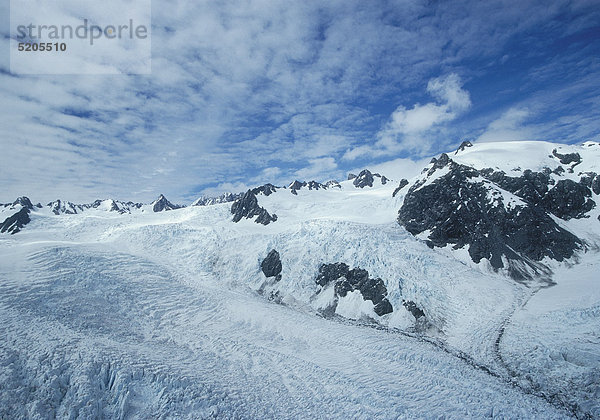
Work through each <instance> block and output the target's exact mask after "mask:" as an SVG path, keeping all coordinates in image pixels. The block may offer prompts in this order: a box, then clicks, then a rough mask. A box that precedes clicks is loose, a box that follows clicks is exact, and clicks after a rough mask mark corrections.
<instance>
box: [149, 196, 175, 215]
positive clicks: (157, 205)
mask: <svg viewBox="0 0 600 420" xmlns="http://www.w3.org/2000/svg"><path fill="white" fill-rule="evenodd" d="M182 207H183V206H180V205H177V204H173V203H171V202H170V201H169V200H167V197H165V196H164V195H162V194H161V195H160V196H159V197H158V198H157V199H156V200H154V202H153V203H152V211H153V212H154V213H158V212H161V211H169V210H176V209H180V208H182Z"/></svg>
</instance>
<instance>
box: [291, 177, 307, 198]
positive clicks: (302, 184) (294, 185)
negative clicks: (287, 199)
mask: <svg viewBox="0 0 600 420" xmlns="http://www.w3.org/2000/svg"><path fill="white" fill-rule="evenodd" d="M305 186H306V182H300V181H298V180H295V181H294V182H292V183H291V184H290V186H289V187H288V188H289V189H290V192H291V193H292V194H294V195H298V193H297V192H296V191H298V190H299V189H300V188H302V187H305Z"/></svg>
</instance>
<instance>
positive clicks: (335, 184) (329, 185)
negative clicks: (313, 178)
mask: <svg viewBox="0 0 600 420" xmlns="http://www.w3.org/2000/svg"><path fill="white" fill-rule="evenodd" d="M325 187H327V188H342V186H341V185H340V183H339V182H337V181H336V180H333V179H332V180H331V181H327V182H326V183H325Z"/></svg>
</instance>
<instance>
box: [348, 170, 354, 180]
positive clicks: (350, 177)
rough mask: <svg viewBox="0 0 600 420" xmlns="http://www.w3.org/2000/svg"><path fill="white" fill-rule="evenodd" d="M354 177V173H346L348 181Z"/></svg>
mask: <svg viewBox="0 0 600 420" xmlns="http://www.w3.org/2000/svg"><path fill="white" fill-rule="evenodd" d="M354 178H356V174H353V173H352V172H350V173H349V174H348V181H350V180H351V179H354Z"/></svg>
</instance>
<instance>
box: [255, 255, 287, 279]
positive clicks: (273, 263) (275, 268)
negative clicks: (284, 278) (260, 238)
mask: <svg viewBox="0 0 600 420" xmlns="http://www.w3.org/2000/svg"><path fill="white" fill-rule="evenodd" d="M260 268H261V270H262V272H263V274H264V275H265V277H275V281H279V280H281V270H282V265H281V259H280V258H279V252H277V251H276V250H274V249H272V250H271V251H270V252H269V254H268V255H267V256H266V257H265V259H264V260H263V261H262V263H261V264H260Z"/></svg>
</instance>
